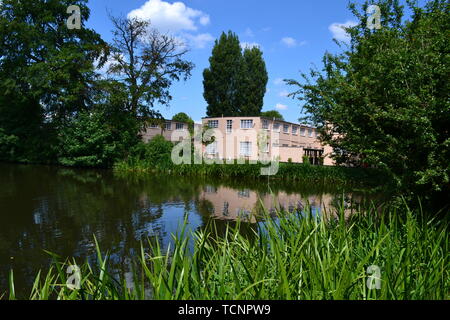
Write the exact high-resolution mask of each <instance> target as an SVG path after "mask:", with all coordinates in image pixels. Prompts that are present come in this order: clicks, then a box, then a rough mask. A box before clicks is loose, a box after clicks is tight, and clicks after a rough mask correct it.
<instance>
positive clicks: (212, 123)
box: [208, 120, 219, 129]
mask: <svg viewBox="0 0 450 320" xmlns="http://www.w3.org/2000/svg"><path fill="white" fill-rule="evenodd" d="M208 127H209V128H211V129H217V128H219V120H208Z"/></svg>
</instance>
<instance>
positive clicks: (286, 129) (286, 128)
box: [283, 124, 290, 133]
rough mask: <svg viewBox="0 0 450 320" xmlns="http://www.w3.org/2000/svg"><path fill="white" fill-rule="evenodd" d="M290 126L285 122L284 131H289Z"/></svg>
mask: <svg viewBox="0 0 450 320" xmlns="http://www.w3.org/2000/svg"><path fill="white" fill-rule="evenodd" d="M289 127H290V125H288V124H283V133H289Z"/></svg>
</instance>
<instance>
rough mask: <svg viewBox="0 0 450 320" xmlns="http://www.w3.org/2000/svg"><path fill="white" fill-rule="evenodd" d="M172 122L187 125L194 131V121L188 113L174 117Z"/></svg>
mask: <svg viewBox="0 0 450 320" xmlns="http://www.w3.org/2000/svg"><path fill="white" fill-rule="evenodd" d="M172 121H176V122H183V123H187V124H188V127H189V130H190V131H192V130H194V120H192V118H191V117H189V116H188V115H187V114H186V113H184V112H180V113H177V114H176V115H174V116H173V117H172Z"/></svg>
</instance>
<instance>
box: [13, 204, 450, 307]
mask: <svg viewBox="0 0 450 320" xmlns="http://www.w3.org/2000/svg"><path fill="white" fill-rule="evenodd" d="M417 214H418V213H413V212H410V211H409V210H408V208H406V207H405V208H404V209H403V210H402V212H395V211H392V212H386V213H384V214H375V213H374V212H366V213H365V214H363V213H360V214H356V215H354V216H353V217H352V218H344V213H343V211H341V213H340V218H332V219H320V220H319V219H316V218H313V217H311V216H305V214H301V213H298V214H292V215H285V216H282V217H280V218H279V219H276V220H273V219H270V218H268V219H267V220H266V222H265V223H262V224H261V228H260V230H259V232H258V233H255V236H254V237H250V238H249V237H244V236H242V235H241V234H240V233H239V225H238V227H236V228H231V227H230V228H228V229H227V231H226V234H225V236H217V234H216V232H214V231H210V232H206V231H203V232H198V233H196V234H195V235H194V241H195V246H194V249H193V251H190V250H189V248H188V247H189V235H187V234H185V232H184V230H181V232H180V234H179V235H177V236H174V241H175V245H174V247H173V248H172V249H170V248H169V250H167V251H166V252H163V250H162V249H161V248H160V247H159V246H158V244H156V245H153V244H151V243H148V244H146V245H145V246H144V245H143V247H142V250H141V253H140V256H139V257H136V261H135V264H134V266H135V270H134V272H133V274H134V276H133V280H132V281H128V282H127V281H126V280H125V278H124V277H122V276H120V275H114V274H113V272H112V271H111V270H110V267H109V258H108V256H107V255H106V256H102V255H101V253H100V249H99V248H97V249H98V258H97V264H96V265H93V266H91V265H89V264H87V263H86V264H85V265H84V266H82V268H81V269H82V272H81V274H82V281H81V289H80V290H70V289H69V288H67V286H66V285H65V283H66V282H67V274H66V268H67V266H68V265H69V262H68V261H66V262H64V263H63V262H58V258H57V257H56V256H54V257H55V262H54V263H53V265H52V267H51V269H50V271H49V272H48V273H47V274H45V275H42V274H41V273H39V274H38V275H37V277H36V280H35V282H34V286H33V288H32V289H31V292H30V296H29V297H25V298H26V299H36V300H39V299H44V300H45V299H63V300H73V299H87V300H91V299H92V300H95V299H108V300H110V299H111V300H113V299H121V300H122V299H164V300H167V299H233V300H235V299H237V300H238V299H448V298H449V292H450V291H449V289H450V287H449V265H448V252H449V250H448V249H449V239H448V234H447V228H448V223H447V222H446V221H442V220H441V221H434V220H433V219H422V218H418V217H417ZM209 230H214V227H213V226H212V228H210V229H209ZM145 247H147V248H149V250H144V248H145ZM371 265H377V266H379V268H380V270H381V288H380V290H374V289H372V290H369V289H368V287H367V279H368V276H369V275H368V274H367V268H368V267H369V266H371ZM14 292H15V291H14V276H13V273H11V276H10V290H9V294H8V295H6V296H5V297H4V298H9V299H16V298H18V297H16V296H15V293H14Z"/></svg>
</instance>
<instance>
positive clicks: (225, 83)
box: [203, 31, 243, 117]
mask: <svg viewBox="0 0 450 320" xmlns="http://www.w3.org/2000/svg"><path fill="white" fill-rule="evenodd" d="M242 61H243V60H242V49H241V45H240V43H239V38H238V37H237V35H236V34H234V33H232V32H231V31H229V32H228V34H225V33H222V35H221V36H220V39H219V40H216V43H215V45H214V48H213V51H212V55H211V57H210V58H209V63H210V66H209V68H207V69H205V70H204V71H203V87H204V93H203V96H204V98H205V100H206V102H207V103H208V108H207V112H206V114H207V115H208V117H220V116H222V115H224V116H238V115H239V114H240V110H239V108H240V106H241V105H242V95H241V94H240V91H239V90H240V86H241V83H242V65H243V62H242Z"/></svg>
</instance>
